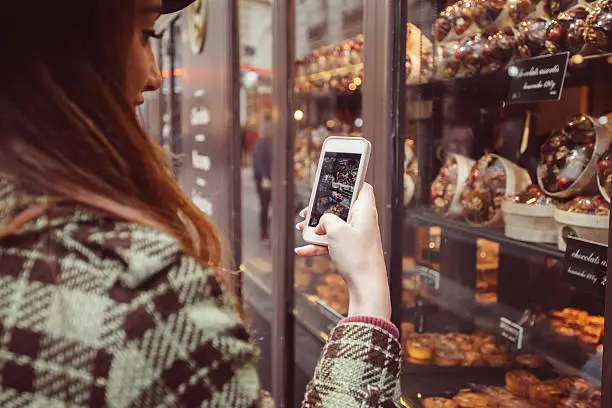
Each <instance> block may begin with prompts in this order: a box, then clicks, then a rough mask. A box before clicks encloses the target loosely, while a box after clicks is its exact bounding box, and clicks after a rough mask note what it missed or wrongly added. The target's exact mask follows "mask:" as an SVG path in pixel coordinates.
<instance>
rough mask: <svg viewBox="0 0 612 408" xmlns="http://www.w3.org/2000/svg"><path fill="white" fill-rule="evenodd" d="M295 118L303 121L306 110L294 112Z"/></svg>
mask: <svg viewBox="0 0 612 408" xmlns="http://www.w3.org/2000/svg"><path fill="white" fill-rule="evenodd" d="M293 119H295V120H297V121H298V122H299V121H301V120H302V119H304V112H302V111H301V110H299V109H298V110H296V111H295V112H294V113H293Z"/></svg>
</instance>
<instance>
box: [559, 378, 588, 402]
mask: <svg viewBox="0 0 612 408" xmlns="http://www.w3.org/2000/svg"><path fill="white" fill-rule="evenodd" d="M557 386H558V387H559V389H560V390H561V391H563V393H565V394H567V395H569V396H570V397H583V396H586V395H588V394H589V392H590V391H592V389H593V386H592V385H591V383H590V382H588V381H587V380H585V379H584V378H580V377H564V378H561V379H559V380H558V381H557Z"/></svg>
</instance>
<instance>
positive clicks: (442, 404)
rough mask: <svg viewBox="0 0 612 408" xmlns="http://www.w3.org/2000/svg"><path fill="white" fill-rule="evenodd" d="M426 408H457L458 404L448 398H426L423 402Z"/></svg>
mask: <svg viewBox="0 0 612 408" xmlns="http://www.w3.org/2000/svg"><path fill="white" fill-rule="evenodd" d="M423 407H424V408H457V404H456V403H455V402H454V401H453V400H449V399H446V398H438V397H434V398H425V399H424V400H423Z"/></svg>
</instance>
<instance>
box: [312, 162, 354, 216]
mask: <svg viewBox="0 0 612 408" xmlns="http://www.w3.org/2000/svg"><path fill="white" fill-rule="evenodd" d="M360 162H361V154H360V153H339V152H325V156H324V157H323V164H322V165H321V173H320V176H319V184H318V185H317V192H316V194H315V200H314V203H313V205H312V213H311V215H310V222H309V223H308V225H309V226H310V227H316V226H317V225H319V220H320V219H321V217H322V216H323V214H326V213H332V214H335V215H337V216H338V217H340V218H342V219H343V220H344V221H347V220H348V215H349V209H350V208H351V202H352V201H353V194H354V193H355V184H356V183H357V173H359V163H360Z"/></svg>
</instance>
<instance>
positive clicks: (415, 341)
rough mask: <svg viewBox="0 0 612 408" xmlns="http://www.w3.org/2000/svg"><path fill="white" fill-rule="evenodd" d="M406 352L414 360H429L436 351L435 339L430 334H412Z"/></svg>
mask: <svg viewBox="0 0 612 408" xmlns="http://www.w3.org/2000/svg"><path fill="white" fill-rule="evenodd" d="M406 352H407V353H408V357H410V358H412V359H414V360H420V361H429V360H431V357H432V355H433V352H434V342H433V339H432V338H431V337H430V336H428V335H422V336H419V335H416V336H412V337H411V338H410V339H408V341H407V342H406Z"/></svg>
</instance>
